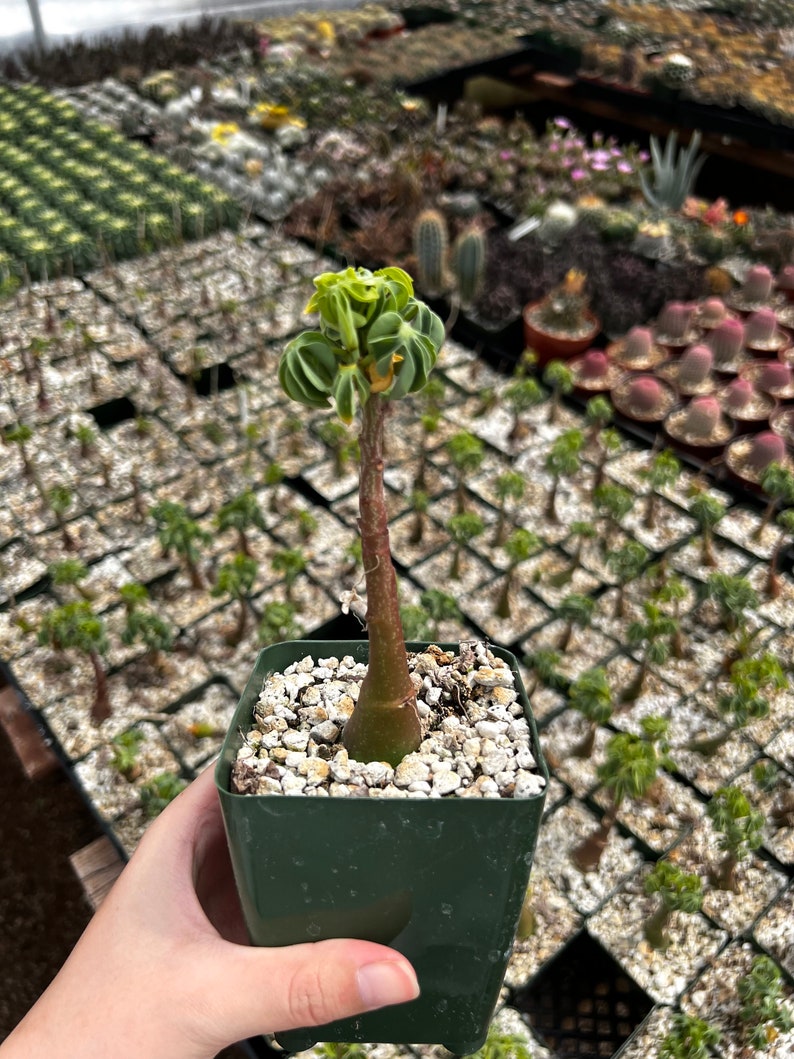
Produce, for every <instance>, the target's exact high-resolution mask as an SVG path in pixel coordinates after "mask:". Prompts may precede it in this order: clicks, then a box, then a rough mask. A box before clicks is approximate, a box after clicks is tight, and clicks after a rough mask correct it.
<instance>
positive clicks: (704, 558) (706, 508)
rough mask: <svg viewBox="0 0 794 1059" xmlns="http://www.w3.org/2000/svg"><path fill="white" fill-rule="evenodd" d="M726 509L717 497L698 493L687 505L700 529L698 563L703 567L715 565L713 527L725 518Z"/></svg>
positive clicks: (703, 491) (711, 494)
mask: <svg viewBox="0 0 794 1059" xmlns="http://www.w3.org/2000/svg"><path fill="white" fill-rule="evenodd" d="M726 510H727V508H726V507H725V504H724V503H723V501H722V500H720V498H719V497H718V496H715V495H714V494H713V493H709V492H706V491H705V490H701V491H699V492H698V493H697V494H696V495H695V497H694V498H693V499H692V501H691V503H690V505H689V513H690V514H691V516H692V518H694V519H695V521H696V522H697V524H698V526H699V527H700V561H701V562H702V563H703V565H704V566H711V567H714V566H716V565H717V556H716V555H715V554H714V527H715V526H716V525H717V523H718V522H719V521H720V520H721V519H722V518H723V517H724V516H725V512H726Z"/></svg>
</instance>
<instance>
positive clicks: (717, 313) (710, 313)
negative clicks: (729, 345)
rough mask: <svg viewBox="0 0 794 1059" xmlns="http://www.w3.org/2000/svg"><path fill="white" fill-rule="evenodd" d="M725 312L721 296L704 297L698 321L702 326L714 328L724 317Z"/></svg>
mask: <svg viewBox="0 0 794 1059" xmlns="http://www.w3.org/2000/svg"><path fill="white" fill-rule="evenodd" d="M727 313H728V310H727V309H726V308H725V302H724V301H723V300H722V298H717V297H716V296H714V297H712V298H706V300H705V301H704V302H703V304H702V305H701V306H700V323H701V325H702V326H703V327H708V328H714V327H716V326H717V325H718V324H721V323H722V322H723V320H725V319H726V316H727Z"/></svg>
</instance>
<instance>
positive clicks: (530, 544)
mask: <svg viewBox="0 0 794 1059" xmlns="http://www.w3.org/2000/svg"><path fill="white" fill-rule="evenodd" d="M541 547H542V541H541V539H540V537H538V535H537V534H536V533H533V532H532V531H531V530H528V529H524V528H523V527H521V526H519V528H518V529H515V530H513V532H512V533H511V534H510V536H509V537H508V538H507V540H506V541H505V542H504V544H503V545H502V548H503V550H504V552H505V555H506V556H507V560H508V567H507V571H506V573H505V577H504V581H503V582H502V587H501V589H500V591H499V597H498V599H497V601H496V604H495V606H494V614H495V615H496V616H497V617H498V618H504V619H505V620H508V619H509V618H510V617H511V614H512V608H511V597H512V594H513V586H514V583H515V575H516V571H517V570H518V567H519V566H520V565H521V563H525V562H526V561H527V560H528V559H531V558H532V556H533V555H535V554H536V553H537V552H538V551H540V549H541Z"/></svg>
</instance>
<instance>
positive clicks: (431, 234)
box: [413, 210, 449, 297]
mask: <svg viewBox="0 0 794 1059" xmlns="http://www.w3.org/2000/svg"><path fill="white" fill-rule="evenodd" d="M413 235H414V254H415V255H416V267H417V273H418V280H419V286H420V287H421V288H422V290H423V291H425V293H426V294H428V295H429V296H430V297H434V296H436V295H439V294H442V293H443V292H444V291H445V290H447V289H448V287H449V276H448V273H447V267H446V262H447V250H448V247H449V235H448V232H447V222H446V220H445V219H444V215H443V214H442V213H439V211H438V210H424V211H423V212H422V213H420V214H419V216H418V217H417V218H416V222H415V223H414V232H413Z"/></svg>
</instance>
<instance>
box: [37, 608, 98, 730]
mask: <svg viewBox="0 0 794 1059" xmlns="http://www.w3.org/2000/svg"><path fill="white" fill-rule="evenodd" d="M38 640H39V643H40V644H48V645H50V646H51V647H54V648H55V649H56V650H58V651H69V650H74V651H78V652H79V653H80V654H83V655H85V656H86V657H87V658H88V660H89V662H90V663H91V665H92V667H93V670H94V700H93V703H92V706H91V720H92V721H93V722H94V724H101V723H102V721H106V720H107V719H108V717H110V713H111V708H110V696H109V693H108V682H107V674H106V673H105V667H104V665H103V664H102V657H101V656H102V655H104V654H106V653H107V651H108V648H109V646H110V645H109V642H108V637H107V631H106V629H105V623H104V622H103V620H102V618H100V617H99V616H98V615H97V614H95V613H94V612H93V610H92V609H91V604H90V603H88V602H87V601H86V600H83V599H81V600H80V601H79V602H77V603H64V604H63V606H61V607H55V608H54V610H51V611H48V613H47V614H45V615H44V617H43V618H42V621H41V625H40V626H39V632H38Z"/></svg>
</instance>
